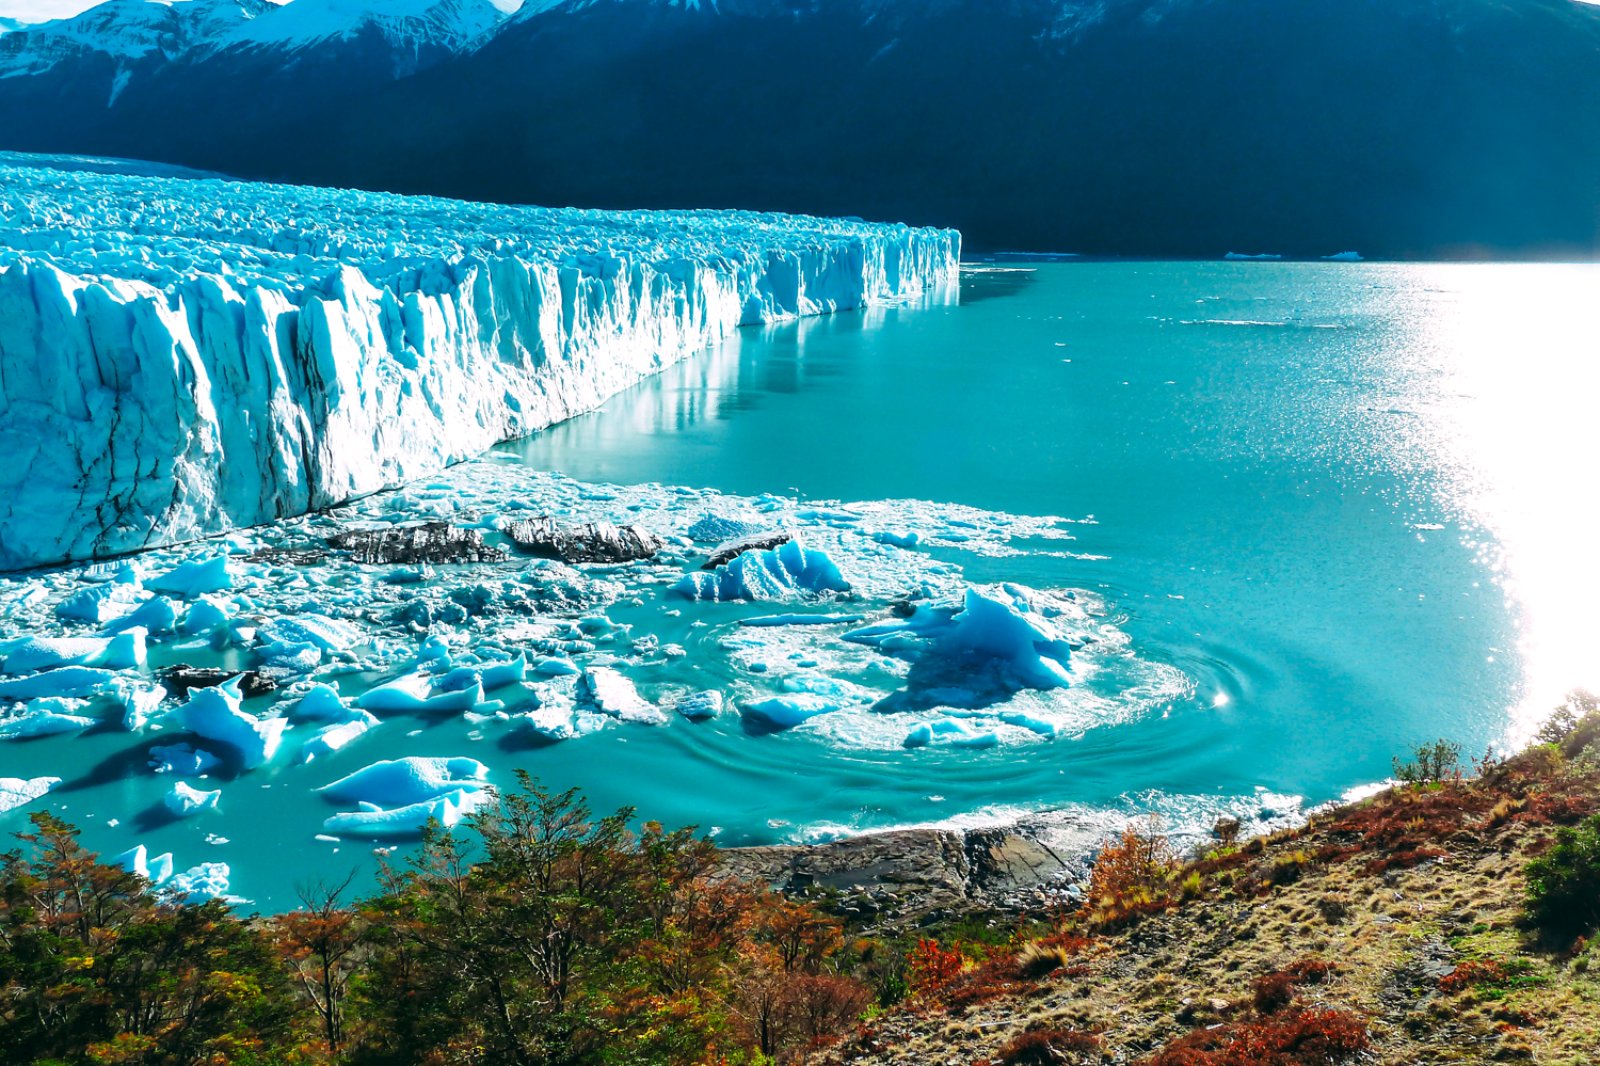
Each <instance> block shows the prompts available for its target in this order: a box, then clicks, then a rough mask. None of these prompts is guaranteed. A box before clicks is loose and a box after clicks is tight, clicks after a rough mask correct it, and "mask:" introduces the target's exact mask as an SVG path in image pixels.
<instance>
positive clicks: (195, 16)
mask: <svg viewBox="0 0 1600 1066" xmlns="http://www.w3.org/2000/svg"><path fill="white" fill-rule="evenodd" d="M516 7H517V4H516V3H515V0H498V2H497V0H293V2H292V3H281V2H279V0H107V2H106V3H103V4H100V5H98V6H96V7H92V8H90V9H89V10H87V11H85V12H83V13H82V14H79V15H75V16H73V17H72V18H66V19H58V20H55V21H51V22H43V23H38V24H34V25H18V26H16V27H15V28H14V29H13V32H11V33H9V34H6V35H5V37H4V40H3V42H0V78H4V77H18V76H25V75H45V76H48V75H52V74H54V75H57V76H59V75H61V74H64V73H74V72H73V71H72V70H71V68H72V67H73V66H78V67H89V68H93V67H96V66H101V67H103V66H104V65H105V63H106V62H108V61H109V62H111V63H113V64H115V66H116V69H117V71H118V72H119V74H120V75H121V78H122V80H123V81H124V82H126V81H127V80H128V79H129V78H130V77H132V76H135V75H137V74H138V73H145V74H149V73H152V72H153V70H154V69H155V67H157V66H160V65H164V64H169V63H176V62H186V63H192V62H196V61H199V60H206V59H214V58H216V57H218V56H219V55H221V54H223V53H226V52H229V51H231V50H234V49H241V48H246V49H260V50H267V51H272V52H276V53H278V54H279V55H280V56H281V57H282V58H283V59H285V61H293V59H294V57H295V56H296V55H297V54H298V53H301V52H303V51H306V50H313V49H318V48H323V47H328V46H333V47H338V48H344V49H351V50H358V49H359V50H364V51H367V52H371V51H374V50H376V51H388V52H391V53H392V54H393V57H394V61H393V62H392V63H391V64H389V65H390V67H391V73H392V75H393V76H395V77H401V76H404V75H406V74H410V73H414V72H415V71H416V70H418V69H420V68H421V67H423V66H426V65H428V64H429V63H431V62H436V61H438V60H439V59H442V58H446V57H449V56H453V55H457V54H460V53H461V52H464V51H467V50H469V49H470V48H472V47H474V46H475V45H477V44H478V43H480V42H482V41H483V40H484V39H485V38H486V37H487V36H488V35H490V34H491V33H492V32H493V31H494V29H495V28H496V27H497V26H499V25H500V23H502V22H503V21H504V20H505V19H506V17H507V16H508V15H510V14H512V13H513V12H515V10H516ZM141 64H146V65H147V67H148V69H146V70H145V71H143V72H140V71H139V70H138V67H139V66H140V65H141ZM89 76H90V79H91V80H94V72H93V71H92V70H91V71H90V72H89Z"/></svg>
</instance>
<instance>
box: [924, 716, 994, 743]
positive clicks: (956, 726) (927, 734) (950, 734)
mask: <svg viewBox="0 0 1600 1066" xmlns="http://www.w3.org/2000/svg"><path fill="white" fill-rule="evenodd" d="M999 743H1000V736H999V734H997V733H995V732H994V731H993V730H985V731H983V732H975V731H973V730H972V729H970V728H968V727H967V725H966V724H965V723H963V722H959V721H957V720H955V719H953V718H937V719H935V720H933V721H931V722H919V723H918V724H917V725H914V726H912V727H911V729H910V731H909V732H907V733H906V738H905V740H904V741H903V742H902V746H903V747H907V748H925V747H928V746H929V745H931V744H941V745H948V746H950V747H955V748H992V747H995V746H996V745H998V744H999Z"/></svg>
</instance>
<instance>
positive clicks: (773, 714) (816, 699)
mask: <svg viewBox="0 0 1600 1066" xmlns="http://www.w3.org/2000/svg"><path fill="white" fill-rule="evenodd" d="M843 706H844V701H842V700H840V699H839V698H838V697H836V696H825V695H821V694H819V693H815V692H795V693H791V694H789V695H786V696H769V697H767V698H766V699H760V700H749V701H746V702H744V703H741V704H740V705H739V710H740V711H741V712H743V713H744V714H745V715H747V716H749V717H752V718H756V719H759V720H760V721H762V722H765V723H767V724H768V725H772V726H776V727H777V728H779V729H789V728H791V727H793V726H797V725H799V724H800V723H801V722H804V721H807V720H809V719H812V718H815V717H816V716H817V715H819V714H829V713H831V712H833V711H837V710H839V709H840V708H842V707H843Z"/></svg>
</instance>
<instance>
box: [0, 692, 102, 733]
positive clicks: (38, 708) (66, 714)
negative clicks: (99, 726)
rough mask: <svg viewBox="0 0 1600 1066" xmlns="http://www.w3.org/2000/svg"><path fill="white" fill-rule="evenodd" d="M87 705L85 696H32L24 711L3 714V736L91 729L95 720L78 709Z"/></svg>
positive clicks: (0, 726) (0, 729) (0, 721)
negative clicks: (79, 712)
mask: <svg viewBox="0 0 1600 1066" xmlns="http://www.w3.org/2000/svg"><path fill="white" fill-rule="evenodd" d="M85 706H87V705H86V704H85V702H84V701H83V700H71V699H61V698H59V697H49V698H46V699H37V700H30V701H29V702H28V703H27V705H26V707H25V708H24V709H23V710H22V713H20V714H15V715H12V716H10V717H6V718H0V740H22V739H25V738H28V737H47V736H54V735H55V734H57V733H76V732H78V731H80V730H84V729H88V728H89V727H90V726H92V725H94V724H95V720H94V719H93V718H89V717H87V716H85V715H81V714H77V713H75V712H77V711H80V710H82V709H83V708H84V707H85Z"/></svg>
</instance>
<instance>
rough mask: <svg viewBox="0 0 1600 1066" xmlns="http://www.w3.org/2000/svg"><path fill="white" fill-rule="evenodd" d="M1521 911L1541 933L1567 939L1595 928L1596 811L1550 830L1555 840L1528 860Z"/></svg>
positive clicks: (1598, 905)
mask: <svg viewBox="0 0 1600 1066" xmlns="http://www.w3.org/2000/svg"><path fill="white" fill-rule="evenodd" d="M1526 873H1527V878H1528V894H1527V916H1528V919H1529V921H1531V922H1532V923H1533V925H1534V927H1535V928H1537V929H1538V930H1540V931H1541V932H1542V933H1544V934H1545V935H1546V936H1549V937H1552V938H1558V939H1562V940H1570V939H1573V938H1576V937H1578V936H1582V935H1584V934H1586V933H1591V932H1593V931H1594V930H1596V929H1600V815H1591V816H1590V817H1589V818H1587V819H1585V820H1584V821H1583V822H1581V823H1580V824H1578V825H1577V826H1575V827H1568V828H1563V829H1558V830H1556V842H1555V846H1554V847H1552V848H1551V849H1550V850H1549V851H1548V852H1546V853H1545V854H1544V855H1542V856H1540V857H1539V858H1537V859H1534V860H1533V861H1532V862H1530V863H1529V864H1528V866H1527V869H1526Z"/></svg>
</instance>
